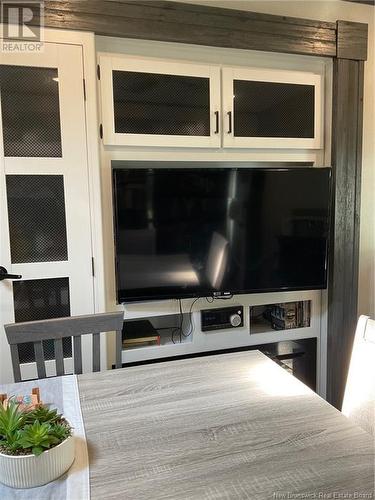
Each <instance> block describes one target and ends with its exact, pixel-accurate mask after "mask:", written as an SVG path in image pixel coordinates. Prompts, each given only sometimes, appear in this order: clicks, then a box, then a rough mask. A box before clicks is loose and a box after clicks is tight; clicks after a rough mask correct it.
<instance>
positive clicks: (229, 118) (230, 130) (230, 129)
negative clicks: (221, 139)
mask: <svg viewBox="0 0 375 500" xmlns="http://www.w3.org/2000/svg"><path fill="white" fill-rule="evenodd" d="M227 114H228V134H231V133H232V111H228V113H227Z"/></svg>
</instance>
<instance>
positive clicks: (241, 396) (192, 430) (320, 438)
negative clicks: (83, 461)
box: [78, 351, 374, 500]
mask: <svg viewBox="0 0 375 500" xmlns="http://www.w3.org/2000/svg"><path fill="white" fill-rule="evenodd" d="M78 384H79V390H80V399H81V406H82V413H83V419H84V424H85V429H86V436H87V440H88V447H89V457H90V485H91V498H92V500H97V499H98V500H99V499H100V500H104V499H131V500H134V499H144V500H148V499H150V500H151V499H152V500H158V499H171V500H172V499H173V500H181V499H195V500H198V499H199V500H201V499H202V500H213V499H226V500H229V499H238V500H245V499H246V500H247V499H251V500H257V499H259V500H260V499H261V500H264V499H268V498H270V499H272V498H273V499H276V498H307V497H302V496H301V495H302V494H305V495H306V494H312V495H314V494H315V495H317V496H315V498H374V497H373V496H371V494H372V493H373V491H374V449H373V438H372V437H371V436H370V435H367V434H366V433H365V432H364V431H362V430H361V429H360V428H359V427H356V426H355V425H354V424H352V423H351V422H350V421H349V420H348V419H347V418H346V417H344V416H343V415H342V414H341V413H340V412H338V411H337V410H336V409H334V408H333V407H332V406H330V405H329V404H328V403H327V402H326V401H324V400H323V399H321V398H320V397H319V396H317V395H316V394H315V393H314V392H312V391H311V390H310V389H308V388H307V387H306V386H305V385H303V384H302V383H301V382H299V381H298V380H297V379H295V378H294V377H292V376H291V375H290V374H288V373H287V372H286V371H285V370H283V369H282V368H280V367H279V366H278V365H276V364H275V363H274V362H273V361H271V360H269V359H268V358H267V357H266V356H264V355H263V354H261V353H260V352H259V351H248V352H241V353H235V354H224V355H218V356H208V357H201V358H193V359H185V360H176V361H169V362H165V363H157V364H152V365H144V366H136V367H131V368H124V369H120V370H113V371H112V370H111V371H105V372H100V373H93V374H84V375H80V376H79V377H78ZM358 493H360V494H361V495H366V494H367V495H368V496H367V497H366V496H362V497H360V496H358ZM279 494H280V496H279ZM288 494H289V496H287V495H288ZM319 494H321V495H324V494H326V495H333V494H336V495H339V494H346V495H352V496H345V497H344V496H341V497H340V496H335V497H334V496H321V497H319V496H318V495H319ZM356 494H357V496H354V495H356ZM283 495H286V496H283ZM294 495H297V496H294ZM310 498H314V497H313V496H311V497H310Z"/></svg>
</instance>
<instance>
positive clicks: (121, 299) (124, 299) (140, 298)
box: [111, 164, 332, 304]
mask: <svg viewBox="0 0 375 500" xmlns="http://www.w3.org/2000/svg"><path fill="white" fill-rule="evenodd" d="M212 168H214V169H216V170H239V168H241V169H242V168H243V169H246V170H255V169H256V170H267V171H273V172H279V171H290V170H311V169H312V168H319V169H321V170H326V171H329V178H328V183H329V185H328V234H327V239H326V255H325V264H324V283H322V284H321V285H319V286H305V287H303V286H302V287H301V286H300V287H293V286H291V287H275V288H262V289H261V290H260V289H255V288H247V289H242V290H220V292H219V293H220V294H224V293H225V294H230V295H229V296H230V297H233V296H235V295H245V294H254V293H270V292H296V291H306V290H324V289H326V288H327V282H328V256H329V246H330V234H331V222H332V221H331V217H332V168H331V167H313V166H311V167H310V166H309V167H299V166H298V167H297V166H295V167H245V166H244V167H220V166H218V167H206V168H204V167H201V166H200V167H190V168H185V167H183V168H179V170H181V171H187V170H194V171H199V170H208V169H210V170H211V169H212ZM111 169H112V175H111V187H112V210H113V236H114V262H115V284H116V301H117V302H116V303H117V304H127V303H133V302H148V301H155V302H156V301H163V300H171V299H173V300H178V299H193V298H205V297H213V296H214V292H213V291H212V290H208V289H207V290H205V289H203V290H200V291H199V293H193V292H187V293H182V292H180V293H165V294H164V293H159V294H157V295H155V294H150V295H147V294H142V295H131V296H127V295H125V294H122V293H121V292H122V291H123V290H120V289H119V287H118V283H119V279H118V277H119V274H120V273H119V269H118V259H117V240H116V237H117V227H118V221H117V210H115V207H116V206H117V191H116V189H115V176H116V172H117V171H119V170H171V171H175V170H176V168H172V167H168V166H166V167H164V166H160V164H159V165H158V166H155V167H150V166H145V167H124V166H112V167H111ZM215 293H216V292H215Z"/></svg>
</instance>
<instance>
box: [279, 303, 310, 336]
mask: <svg viewBox="0 0 375 500" xmlns="http://www.w3.org/2000/svg"><path fill="white" fill-rule="evenodd" d="M310 314H311V312H310V301H309V300H303V301H298V302H287V303H280V304H273V305H272V307H271V310H270V320H271V325H272V328H273V329H274V330H289V329H291V328H303V327H309V326H310Z"/></svg>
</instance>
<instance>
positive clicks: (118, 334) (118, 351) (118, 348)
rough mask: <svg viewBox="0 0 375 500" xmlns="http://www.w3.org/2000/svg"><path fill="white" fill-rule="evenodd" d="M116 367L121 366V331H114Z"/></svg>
mask: <svg viewBox="0 0 375 500" xmlns="http://www.w3.org/2000/svg"><path fill="white" fill-rule="evenodd" d="M116 368H122V331H121V330H117V331H116Z"/></svg>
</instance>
